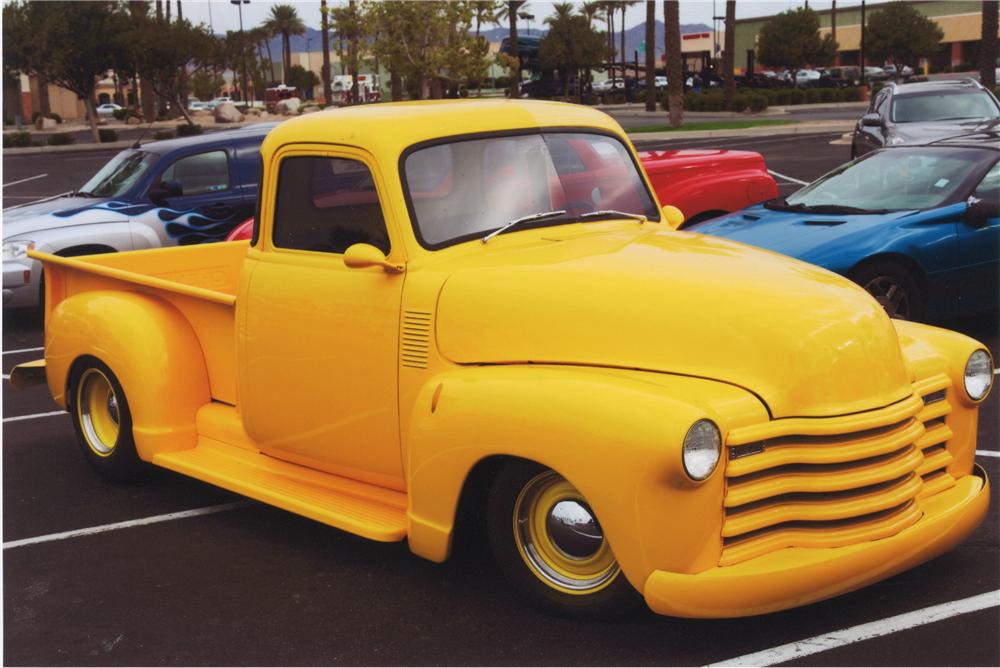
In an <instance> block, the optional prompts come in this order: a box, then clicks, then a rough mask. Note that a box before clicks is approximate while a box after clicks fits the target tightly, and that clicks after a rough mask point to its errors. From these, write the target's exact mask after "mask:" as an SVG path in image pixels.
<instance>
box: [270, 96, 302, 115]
mask: <svg viewBox="0 0 1000 668" xmlns="http://www.w3.org/2000/svg"><path fill="white" fill-rule="evenodd" d="M301 106H302V100H300V99H299V98H297V97H290V98H288V99H287V100H278V104H276V105H274V112H275V113H276V114H279V115H281V116H291V115H293V114H297V113H299V107H301Z"/></svg>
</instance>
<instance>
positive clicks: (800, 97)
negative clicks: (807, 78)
mask: <svg viewBox="0 0 1000 668" xmlns="http://www.w3.org/2000/svg"><path fill="white" fill-rule="evenodd" d="M805 99H806V93H805V91H804V90H802V89H801V88H790V89H789V90H788V104H802V103H803V102H805Z"/></svg>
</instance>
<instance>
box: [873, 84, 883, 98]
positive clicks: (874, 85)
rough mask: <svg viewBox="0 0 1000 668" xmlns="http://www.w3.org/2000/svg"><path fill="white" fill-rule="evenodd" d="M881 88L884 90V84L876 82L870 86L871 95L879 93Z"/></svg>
mask: <svg viewBox="0 0 1000 668" xmlns="http://www.w3.org/2000/svg"><path fill="white" fill-rule="evenodd" d="M883 88H885V83H883V82H881V81H876V82H875V83H873V84H872V95H874V94H875V93H877V92H879V91H880V90H882V89H883Z"/></svg>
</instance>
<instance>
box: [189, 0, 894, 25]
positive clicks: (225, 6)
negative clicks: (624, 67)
mask: <svg viewBox="0 0 1000 668" xmlns="http://www.w3.org/2000/svg"><path fill="white" fill-rule="evenodd" d="M285 1H286V2H290V4H294V5H295V6H296V7H297V8H298V10H299V16H301V17H302V18H303V20H304V21H305V22H306V25H309V26H311V27H314V28H319V24H320V18H319V2H294V0H285ZM274 4H277V3H275V2H269V1H267V0H250V2H249V3H247V4H243V5H242V7H243V25H244V27H246V28H252V27H254V26H256V25H259V24H260V23H262V22H263V21H264V20H265V18H266V17H267V15H268V11H269V8H270V7H271V5H274ZM330 4H331V5H337V4H346V1H345V2H336V1H334V0H331V2H330ZM803 4H804V3H803V2H801V1H799V2H792V1H790V0H767V1H764V2H744V1H743V0H740V1H739V2H737V3H736V17H737V18H748V17H752V16H767V15H770V14H776V13H778V12H781V11H784V10H786V9H791V8H793V7H799V6H802V5H803ZM830 4H831V3H830V0H825V1H824V0H812V1H811V2H810V3H809V6H810V7H812V8H813V9H829V8H830ZM860 4H861V2H860V0H841V1H840V2H839V3H838V5H837V6H838V7H853V6H856V5H860ZM868 4H870V5H871V4H876V2H871V1H870V2H869V3H868ZM182 5H183V10H184V18H186V19H189V20H191V21H192V22H194V23H205V24H209V23H210V24H211V25H212V27H213V28H214V30H215V31H216V32H218V33H223V32H225V31H226V30H237V29H239V27H240V21H239V10H238V9H237V7H236V5H233V4H231V3H230V0H214V1H213V2H209V1H207V0H200V1H196V0H183V3H182ZM174 11H176V10H174ZM521 11H527V12H529V13H531V14H533V15H534V16H535V19H534V20H533V21H531V27H532V28H535V27H537V26H539V25H541V23H542V20H543V19H544V18H545V17H546V16H548V15H549V14H550V13H552V3H551V2H529V3H528V4H527V5H525V6H524V7H523V8H522V9H521ZM713 11H714V12H717V13H716V14H714V15H715V16H722V15H724V14H725V12H726V3H725V2H724V0H718V1H717V2H716V3H714V9H713V3H712V2H705V1H703V0H684V1H683V2H681V23H705V24H708V25H711V23H712V16H713ZM656 18H657V19H658V20H660V21H662V20H663V3H662V2H657V3H656ZM645 20H646V7H645V3H639V4H637V5H636V6H634V7H630V8H629V10H628V13H627V15H626V21H625V25H626V26H627V27H632V26H634V25H636V24H639V23H642V22H643V21H645ZM519 25H520V26H524V22H523V21H522V22H521V23H520V24H519Z"/></svg>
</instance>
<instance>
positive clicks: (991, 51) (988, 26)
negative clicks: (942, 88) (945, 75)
mask: <svg viewBox="0 0 1000 668" xmlns="http://www.w3.org/2000/svg"><path fill="white" fill-rule="evenodd" d="M979 54H980V55H979V59H980V63H979V65H980V69H979V79H980V81H982V82H983V85H984V86H986V87H987V88H989V89H990V90H993V89H994V88H996V86H997V78H996V75H997V71H996V66H997V0H983V41H982V43H981V46H980V47H979Z"/></svg>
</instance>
